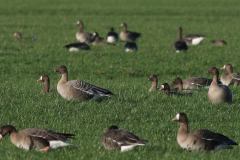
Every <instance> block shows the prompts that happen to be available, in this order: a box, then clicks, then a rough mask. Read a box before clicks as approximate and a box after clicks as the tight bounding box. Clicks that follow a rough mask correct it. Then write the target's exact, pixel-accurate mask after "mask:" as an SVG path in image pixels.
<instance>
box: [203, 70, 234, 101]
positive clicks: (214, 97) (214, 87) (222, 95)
mask: <svg viewBox="0 0 240 160" xmlns="http://www.w3.org/2000/svg"><path fill="white" fill-rule="evenodd" d="M207 73H210V74H212V75H213V81H212V83H211V85H210V87H209V90H208V94H207V97H208V100H209V101H210V102H212V103H224V102H227V103H231V102H232V92H231V90H230V89H229V88H228V87H227V86H225V85H218V83H217V80H218V76H219V71H218V69H217V68H216V67H212V68H210V69H209V70H208V71H207Z"/></svg>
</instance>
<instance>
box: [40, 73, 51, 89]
mask: <svg viewBox="0 0 240 160" xmlns="http://www.w3.org/2000/svg"><path fill="white" fill-rule="evenodd" d="M37 81H42V82H44V87H43V90H42V92H41V93H49V88H50V79H49V77H48V76H47V75H43V76H41V77H40V78H39V79H38V80H37Z"/></svg>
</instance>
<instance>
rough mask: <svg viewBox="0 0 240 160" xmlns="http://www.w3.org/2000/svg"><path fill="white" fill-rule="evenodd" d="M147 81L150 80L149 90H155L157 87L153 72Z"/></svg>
mask: <svg viewBox="0 0 240 160" xmlns="http://www.w3.org/2000/svg"><path fill="white" fill-rule="evenodd" d="M148 81H152V87H151V88H150V89H149V92H151V91H157V90H159V88H157V85H158V78H157V76H156V75H155V74H152V75H151V76H150V77H149V78H148Z"/></svg>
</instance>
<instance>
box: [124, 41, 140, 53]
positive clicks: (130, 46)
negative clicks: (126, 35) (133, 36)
mask: <svg viewBox="0 0 240 160" xmlns="http://www.w3.org/2000/svg"><path fill="white" fill-rule="evenodd" d="M124 50H125V52H133V51H137V50H138V46H137V44H136V43H135V42H127V43H126V44H125V45H124Z"/></svg>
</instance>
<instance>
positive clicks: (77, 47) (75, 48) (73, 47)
mask: <svg viewBox="0 0 240 160" xmlns="http://www.w3.org/2000/svg"><path fill="white" fill-rule="evenodd" d="M64 47H65V48H67V49H68V50H69V51H70V52H72V51H79V50H90V47H89V45H88V44H86V43H72V44H68V45H66V46H64Z"/></svg>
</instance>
